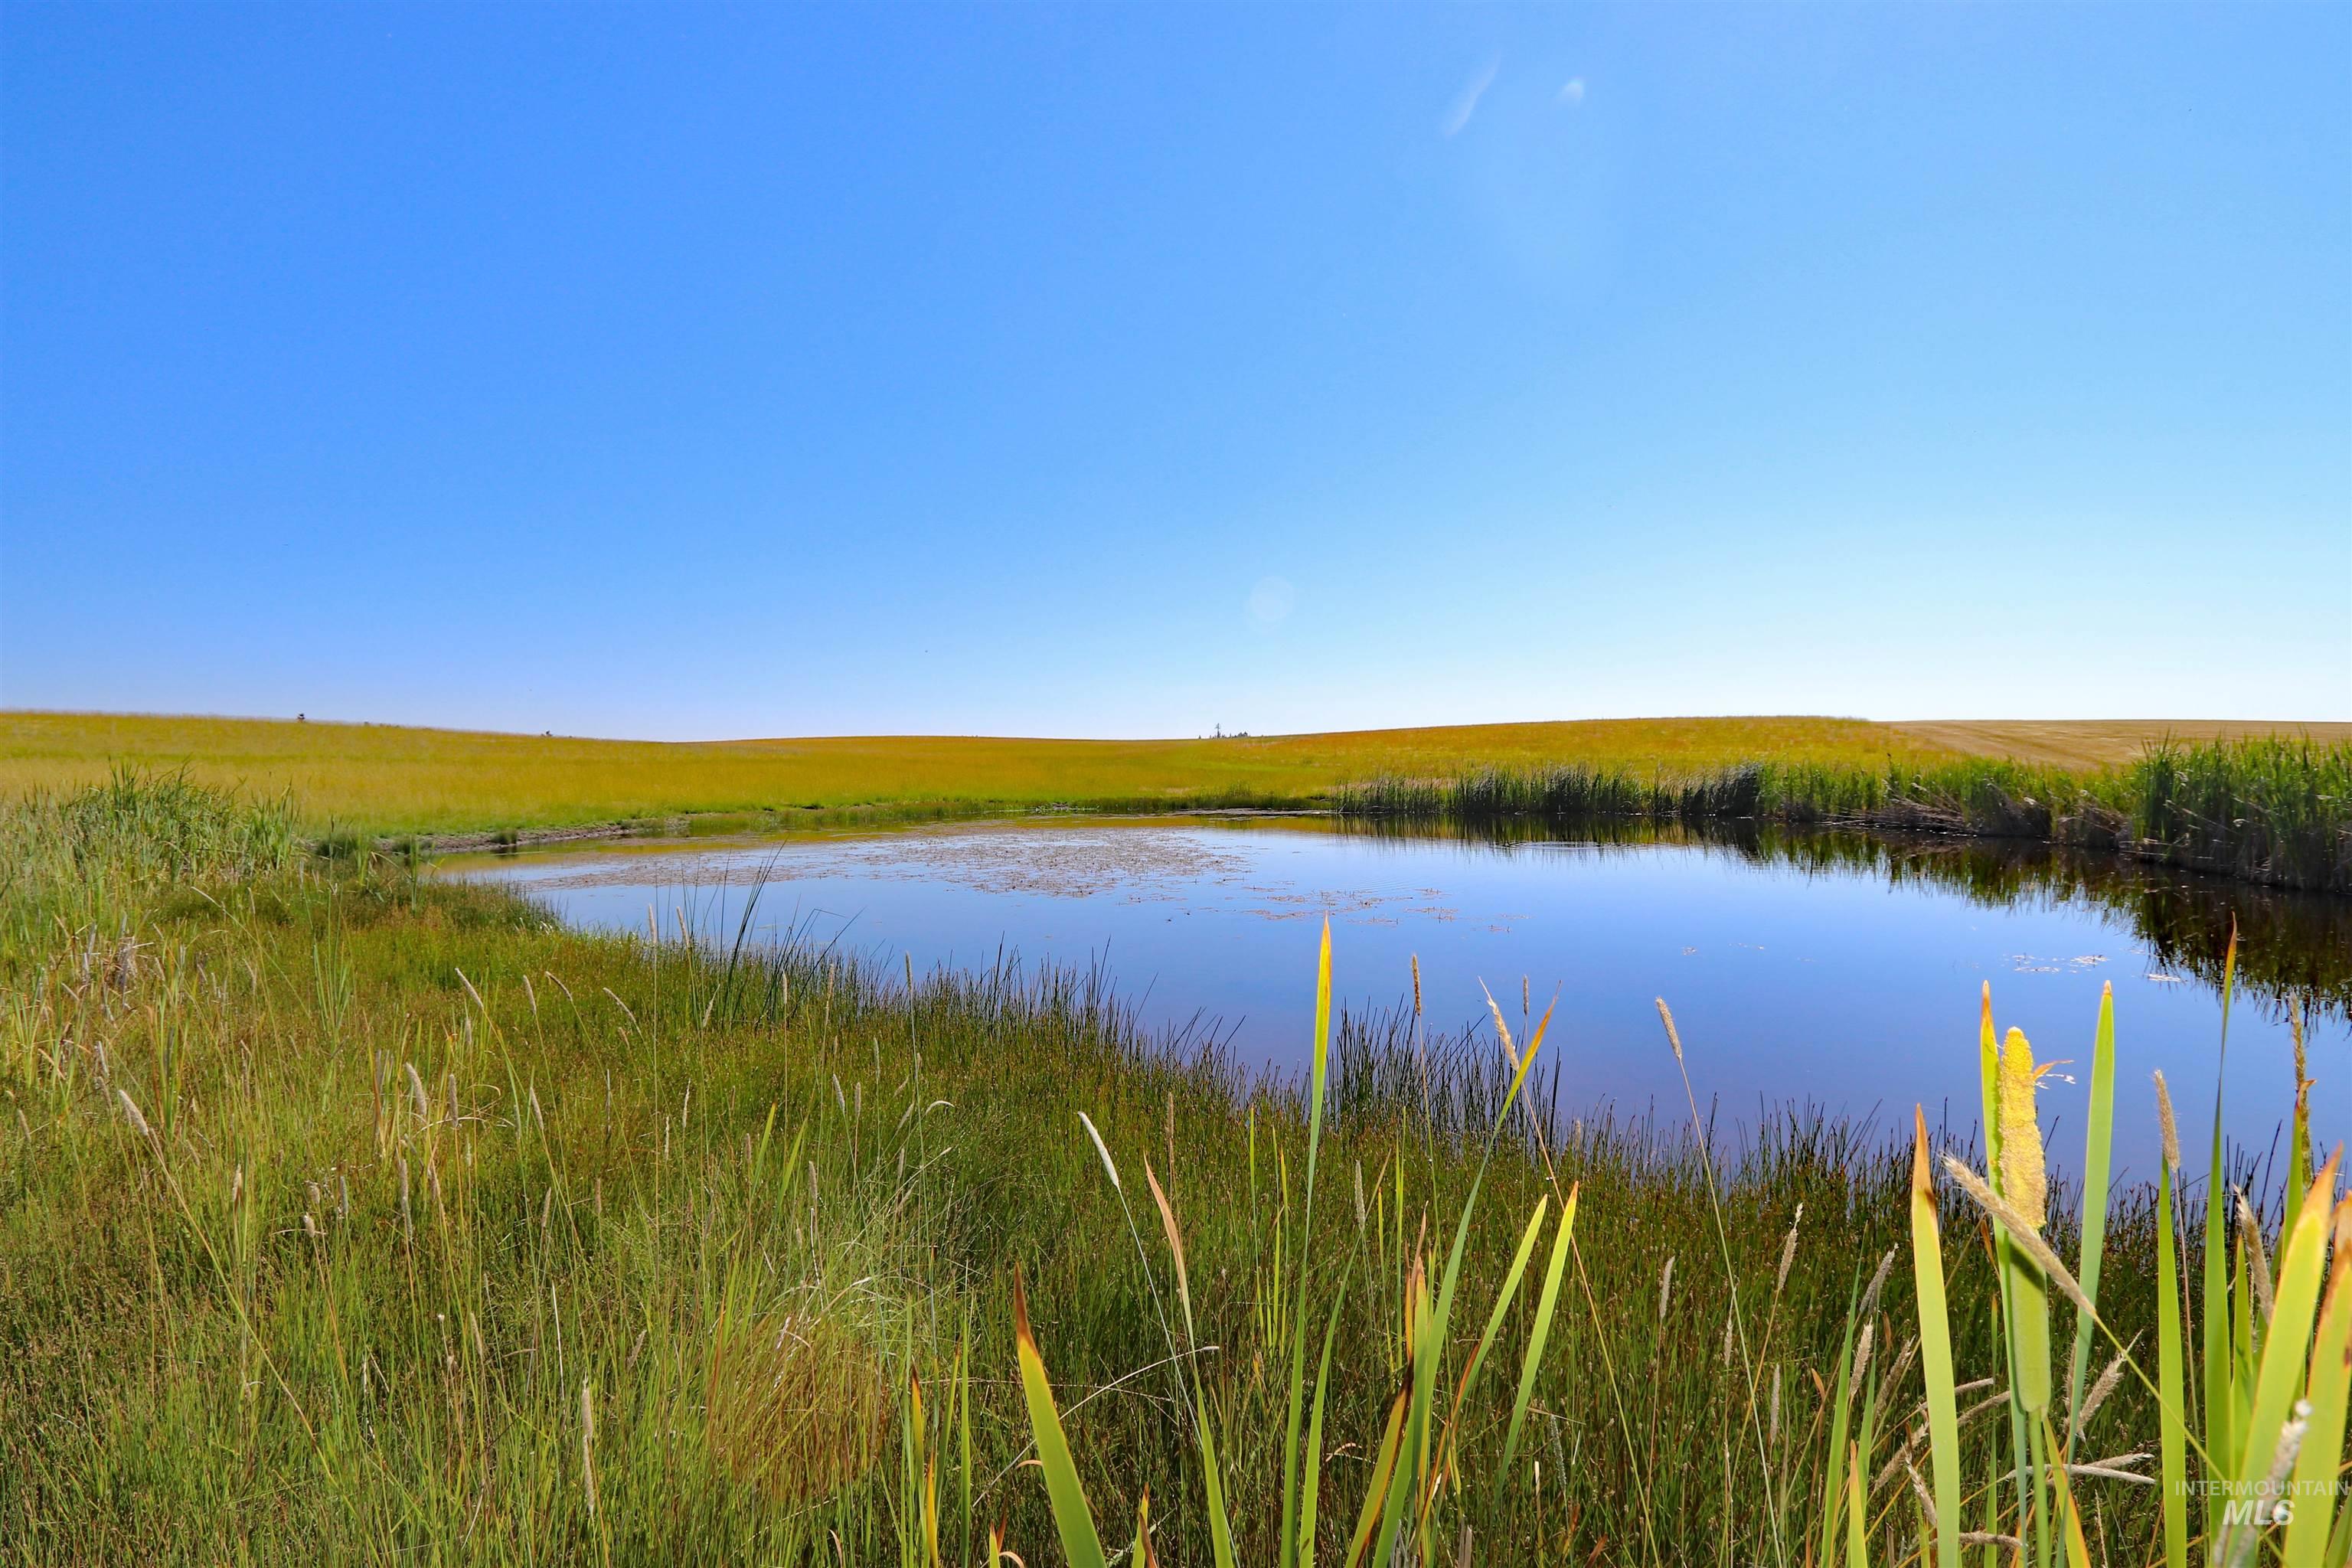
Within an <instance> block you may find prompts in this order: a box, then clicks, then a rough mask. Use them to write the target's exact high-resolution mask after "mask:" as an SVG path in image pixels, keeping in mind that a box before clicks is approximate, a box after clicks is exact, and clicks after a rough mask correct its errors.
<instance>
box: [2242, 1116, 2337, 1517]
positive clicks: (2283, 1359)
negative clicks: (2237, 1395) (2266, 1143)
mask: <svg viewBox="0 0 2352 1568" xmlns="http://www.w3.org/2000/svg"><path fill="white" fill-rule="evenodd" d="M2335 1186H2336V1159H2335V1158H2333V1157H2331V1158H2330V1159H2329V1160H2328V1162H2327V1163H2326V1166H2325V1167H2323V1168H2322V1169H2321V1171H2320V1173H2319V1175H2318V1177H2317V1179H2316V1180H2315V1181H2314V1182H2313V1183H2312V1184H2311V1191H2310V1192H2309V1193H2308V1194H2306V1195H2305V1201H2304V1205H2303V1207H2302V1211H2301V1212H2300V1213H2299V1214H2297V1215H2296V1216H2295V1223H2294V1232H2293V1233H2292V1234H2291V1235H2289V1236H2287V1237H2284V1239H2283V1243H2282V1245H2281V1247H2280V1248H2279V1272H2278V1284H2277V1292H2278V1293H2277V1297H2276V1299H2275V1305H2274V1306H2273V1310H2272V1313H2271V1321H2270V1328H2269V1331H2268V1332H2267V1333H2265V1334H2264V1335H2263V1356H2262V1365H2261V1369H2260V1371H2258V1372H2257V1373H2255V1375H2254V1400H2253V1407H2252V1417H2251V1418H2250V1420H2249V1421H2248V1423H2247V1426H2246V1436H2245V1445H2244V1447H2243V1448H2242V1450H2241V1451H2240V1455H2239V1459H2238V1479H2240V1480H2242V1481H2244V1482H2246V1483H2248V1484H2249V1485H2251V1484H2252V1483H2254V1482H2257V1481H2260V1480H2262V1479H2263V1478H2264V1477H2265V1476H2266V1475H2268V1474H2269V1472H2270V1468H2271V1465H2272V1462H2273V1449H2274V1448H2275V1447H2277V1444H2278V1441H2279V1432H2280V1429H2281V1428H2282V1427H2284V1426H2285V1425H2286V1420H2287V1415H2288V1413H2289V1411H2290V1410H2291V1409H2292V1408H2293V1406H2294V1402H2295V1401H2296V1399H2297V1398H2299V1397H2300V1396H2301V1395H2302V1394H2303V1388H2304V1381H2305V1376H2304V1374H2305V1365H2306V1363H2305V1346H2307V1345H2308V1344H2310V1342H2311V1327H2312V1319H2313V1317H2314V1315H2315V1312H2316V1310H2317V1309H2318V1303H2319V1287H2320V1269H2321V1268H2322V1266H2323V1263H2324V1259H2325V1254H2326V1247H2327V1222H2328V1219H2329V1214H2328V1207H2329V1205H2328V1202H2327V1198H2328V1195H2329V1194H2332V1193H2333V1192H2334V1191H2335ZM2238 1495H2239V1496H2242V1497H2247V1496H2252V1493H2251V1492H2241V1493H2239V1494H2238Z"/></svg>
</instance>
